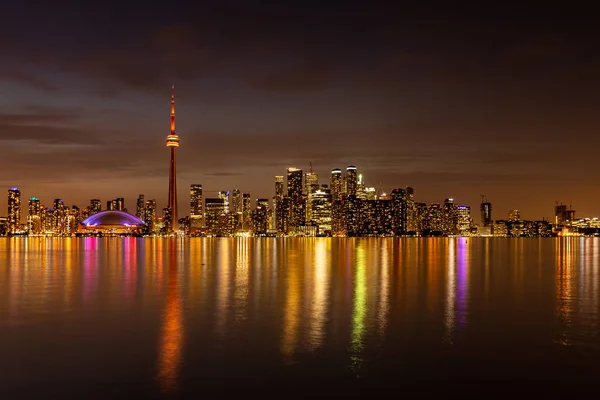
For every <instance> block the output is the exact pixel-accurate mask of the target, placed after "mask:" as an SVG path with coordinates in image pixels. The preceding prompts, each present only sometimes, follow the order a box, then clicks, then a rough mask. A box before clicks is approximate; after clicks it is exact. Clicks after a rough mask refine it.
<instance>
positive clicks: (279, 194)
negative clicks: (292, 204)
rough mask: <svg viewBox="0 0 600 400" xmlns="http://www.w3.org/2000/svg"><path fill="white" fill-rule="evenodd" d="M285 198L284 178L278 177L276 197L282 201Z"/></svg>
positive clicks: (276, 180) (276, 178) (276, 179)
mask: <svg viewBox="0 0 600 400" xmlns="http://www.w3.org/2000/svg"><path fill="white" fill-rule="evenodd" d="M283 196H284V193H283V176H282V175H277V176H276V177H275V197H276V198H278V199H281V198H283Z"/></svg>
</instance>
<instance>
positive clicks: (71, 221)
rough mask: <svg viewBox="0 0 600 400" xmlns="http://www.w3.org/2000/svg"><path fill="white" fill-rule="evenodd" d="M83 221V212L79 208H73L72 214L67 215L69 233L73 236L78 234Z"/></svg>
mask: <svg viewBox="0 0 600 400" xmlns="http://www.w3.org/2000/svg"><path fill="white" fill-rule="evenodd" d="M81 221H82V219H81V210H80V209H79V207H77V206H75V205H74V206H72V207H71V212H68V213H67V220H66V227H67V233H69V234H73V233H75V232H77V227H78V226H79V223H80V222H81Z"/></svg>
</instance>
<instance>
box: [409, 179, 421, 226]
mask: <svg viewBox="0 0 600 400" xmlns="http://www.w3.org/2000/svg"><path fill="white" fill-rule="evenodd" d="M417 220H418V218H417V207H416V205H415V190H414V189H413V188H412V187H410V186H407V187H406V231H407V232H411V233H412V232H414V233H417V232H418V230H419V228H418V221H417Z"/></svg>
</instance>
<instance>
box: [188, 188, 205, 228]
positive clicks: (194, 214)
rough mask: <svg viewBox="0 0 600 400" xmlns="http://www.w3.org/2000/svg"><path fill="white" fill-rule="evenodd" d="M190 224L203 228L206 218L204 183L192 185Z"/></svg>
mask: <svg viewBox="0 0 600 400" xmlns="http://www.w3.org/2000/svg"><path fill="white" fill-rule="evenodd" d="M190 219H191V221H190V226H191V227H192V228H201V227H202V224H203V220H204V197H203V195H202V185H200V184H192V185H190Z"/></svg>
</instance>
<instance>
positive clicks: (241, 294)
mask: <svg viewBox="0 0 600 400" xmlns="http://www.w3.org/2000/svg"><path fill="white" fill-rule="evenodd" d="M249 240H250V239H247V238H241V239H239V240H237V241H236V242H235V247H236V257H235V291H234V293H235V320H236V321H237V322H239V321H242V320H245V319H246V317H247V315H246V311H247V306H248V295H249V293H250V291H249V286H250V285H249V272H248V269H249V268H250V246H249V243H248V242H249Z"/></svg>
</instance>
